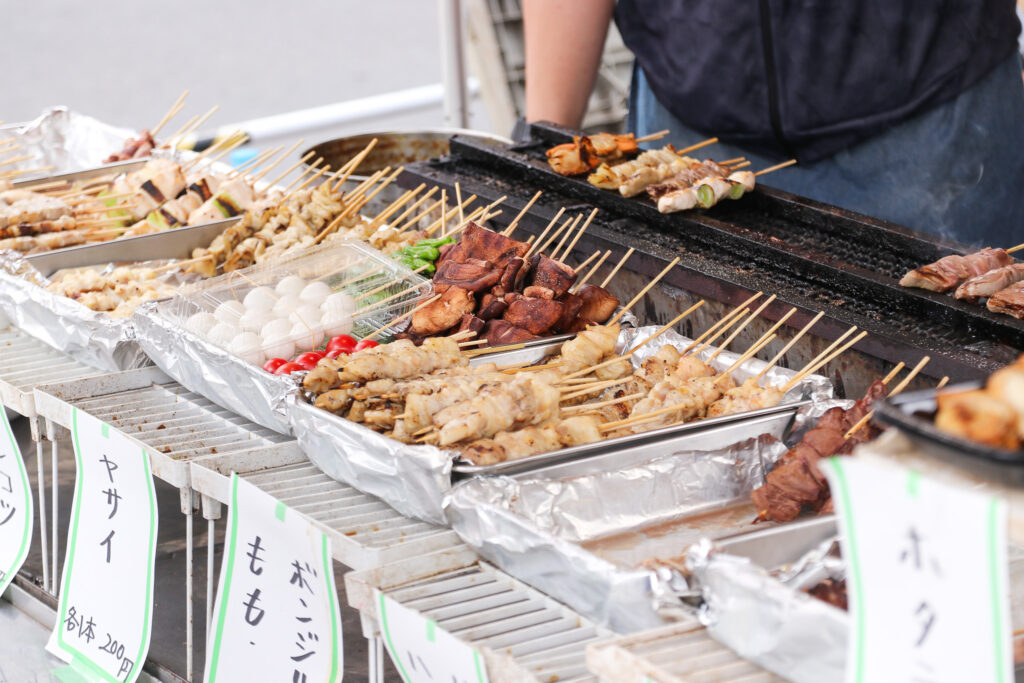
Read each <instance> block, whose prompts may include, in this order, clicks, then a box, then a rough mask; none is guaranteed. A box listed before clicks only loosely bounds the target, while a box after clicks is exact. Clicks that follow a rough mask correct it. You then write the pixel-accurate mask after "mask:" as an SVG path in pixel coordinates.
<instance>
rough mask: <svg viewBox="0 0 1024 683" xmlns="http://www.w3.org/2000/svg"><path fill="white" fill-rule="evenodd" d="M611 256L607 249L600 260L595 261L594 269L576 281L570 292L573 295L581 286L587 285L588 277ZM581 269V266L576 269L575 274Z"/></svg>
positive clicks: (610, 251)
mask: <svg viewBox="0 0 1024 683" xmlns="http://www.w3.org/2000/svg"><path fill="white" fill-rule="evenodd" d="M611 255H612V250H611V249H609V250H607V251H606V252H604V254H603V255H602V256H601V258H599V259H598V260H597V263H595V264H594V267H593V268H591V269H590V270H588V271H587V274H586V275H584V276H583V277H582V278H580V279H579V280H577V281H576V285H575V286H574V287H573V288H572V292H571V293H572V294H575V293H576V292H578V291H580V287H582V286H583V285H585V284H587V280H589V279H590V277H591V276H592V275H593V274H594V273H596V272H597V271H598V270H599V269H600V268H601V266H602V265H603V264H604V262H605V259H607V258H608V257H609V256H611ZM582 267H583V266H582V264H581V265H580V267H579V268H577V269H576V272H579V270H580V268H582Z"/></svg>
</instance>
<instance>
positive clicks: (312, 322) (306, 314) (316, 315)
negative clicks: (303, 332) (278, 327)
mask: <svg viewBox="0 0 1024 683" xmlns="http://www.w3.org/2000/svg"><path fill="white" fill-rule="evenodd" d="M288 319H289V320H291V321H292V323H298V322H303V323H306V324H307V325H309V326H310V327H316V326H317V325H319V324H320V307H319V306H311V305H310V304H303V305H302V306H299V307H298V308H296V309H295V310H294V311H292V312H291V313H289V314H288Z"/></svg>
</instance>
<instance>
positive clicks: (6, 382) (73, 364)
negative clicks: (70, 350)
mask: <svg viewBox="0 0 1024 683" xmlns="http://www.w3.org/2000/svg"><path fill="white" fill-rule="evenodd" d="M105 374H107V373H106V372H104V371H103V370H97V369H95V368H90V367H89V366H88V365H83V364H82V363H79V362H78V361H76V360H74V359H72V358H71V357H70V356H65V355H64V354H62V353H60V352H59V351H55V350H53V349H51V348H50V347H48V346H46V345H45V344H43V343H42V342H41V341H39V340H38V339H36V338H34V337H30V336H28V335H27V334H25V333H24V332H21V331H20V330H18V329H16V328H14V327H9V328H7V329H4V330H0V402H2V403H3V404H4V405H5V406H8V407H9V408H11V409H12V410H15V411H17V412H19V413H21V414H22V415H25V416H27V417H35V414H36V412H35V401H34V400H33V391H32V390H33V389H34V388H35V387H37V386H42V385H44V384H50V383H52V382H66V381H72V380H76V379H83V378H86V377H98V376H100V375H105Z"/></svg>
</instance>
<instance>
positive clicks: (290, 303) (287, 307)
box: [274, 294, 302, 318]
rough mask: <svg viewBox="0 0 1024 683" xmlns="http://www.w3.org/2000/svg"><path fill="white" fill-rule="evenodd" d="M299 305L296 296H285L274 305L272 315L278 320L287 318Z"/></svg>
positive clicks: (299, 302)
mask: <svg viewBox="0 0 1024 683" xmlns="http://www.w3.org/2000/svg"><path fill="white" fill-rule="evenodd" d="M301 305H302V302H301V301H300V300H299V296H298V295H297V294H285V295H284V296H282V297H281V298H280V299H278V300H277V302H276V303H275V304H274V315H275V316H277V317H278V318H287V317H288V316H289V315H291V314H292V311H294V310H295V309H297V308H298V307H299V306H301Z"/></svg>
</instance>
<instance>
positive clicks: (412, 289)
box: [358, 271, 423, 313]
mask: <svg viewBox="0 0 1024 683" xmlns="http://www.w3.org/2000/svg"><path fill="white" fill-rule="evenodd" d="M414 272H415V271H414ZM422 286H423V285H422V284H420V285H413V286H412V287H409V288H408V289H403V290H402V291H401V292H398V293H397V294H392V295H391V296H389V297H388V298H386V299H381V300H380V301H378V302H376V303H373V304H371V305H369V306H366V307H365V308H360V309H359V310H358V312H359V313H365V312H367V311H372V310H374V309H375V308H380V307H381V306H383V305H384V304H388V303H391V302H392V301H394V300H395V299H397V298H399V297H402V296H405V295H406V294H411V293H412V292H415V291H417V290H419V289H420V288H421V287H422Z"/></svg>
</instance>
